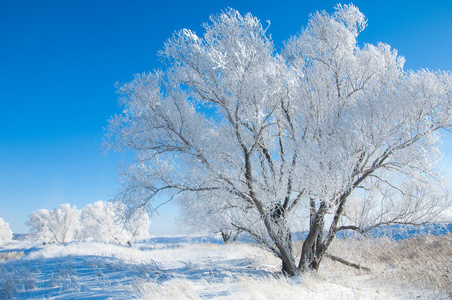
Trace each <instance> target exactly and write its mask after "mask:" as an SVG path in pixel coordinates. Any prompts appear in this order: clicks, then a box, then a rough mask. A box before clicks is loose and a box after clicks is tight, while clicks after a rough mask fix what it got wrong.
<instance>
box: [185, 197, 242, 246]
mask: <svg viewBox="0 0 452 300" xmlns="http://www.w3.org/2000/svg"><path fill="white" fill-rule="evenodd" d="M193 196H194V197H193ZM178 205H179V209H180V219H179V222H180V223H181V226H183V227H184V228H190V229H191V230H192V231H198V232H199V231H201V232H207V233H214V234H221V238H222V239H223V242H224V243H225V244H228V243H230V242H235V241H236V240H237V238H238V237H239V234H240V233H241V230H240V229H237V228H236V227H235V226H234V225H233V224H236V223H237V224H238V223H239V221H238V220H236V219H237V218H239V217H240V216H241V213H242V212H241V210H236V209H234V208H233V207H232V203H230V202H229V203H222V202H219V201H214V200H213V199H212V200H211V201H205V202H204V201H203V202H201V201H198V197H196V195H186V196H185V197H184V199H183V201H179V202H178ZM218 205H223V207H221V206H218Z"/></svg>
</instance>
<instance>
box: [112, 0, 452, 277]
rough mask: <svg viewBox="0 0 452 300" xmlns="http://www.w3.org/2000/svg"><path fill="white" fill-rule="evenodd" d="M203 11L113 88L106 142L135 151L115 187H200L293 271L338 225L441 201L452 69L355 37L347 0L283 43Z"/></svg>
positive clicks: (413, 211) (128, 195)
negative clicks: (415, 64)
mask: <svg viewBox="0 0 452 300" xmlns="http://www.w3.org/2000/svg"><path fill="white" fill-rule="evenodd" d="M210 20H211V23H209V24H205V25H204V28H205V33H204V35H203V36H198V35H196V34H195V33H194V32H192V31H190V30H188V29H183V30H180V31H177V32H176V33H175V34H174V35H173V37H172V38H171V39H170V40H168V41H167V42H166V43H165V47H164V49H163V50H162V51H161V52H160V55H161V56H162V58H163V59H165V60H166V62H167V64H168V65H167V69H166V70H165V71H158V72H154V73H151V74H142V75H137V76H136V77H135V79H134V80H133V81H132V82H131V83H129V84H126V85H124V86H122V87H121V88H120V93H121V94H122V98H121V100H122V105H123V107H124V110H123V113H122V114H121V115H119V116H115V117H113V118H112V119H111V120H110V125H109V128H108V134H107V136H106V147H107V148H110V147H112V148H115V149H117V150H125V149H128V150H132V151H134V152H135V153H136V159H135V162H134V163H133V164H131V165H130V166H129V167H127V168H125V169H124V170H123V171H122V174H121V175H122V179H123V182H124V185H123V190H122V191H121V193H120V194H118V198H119V199H120V200H122V201H124V203H126V204H128V206H130V207H140V208H141V207H143V206H147V207H148V208H151V209H152V205H153V203H154V201H155V199H156V198H159V199H161V197H164V196H166V197H168V199H173V198H174V199H176V200H177V201H181V202H183V201H185V199H196V201H198V204H197V207H199V209H201V210H203V209H204V208H207V209H210V208H211V207H213V208H215V209H217V210H218V214H210V215H212V216H215V215H216V216H218V215H220V214H223V213H226V214H230V215H234V217H235V219H234V221H233V222H232V220H229V219H228V218H229V217H227V218H226V220H228V221H230V222H231V224H230V225H231V226H234V227H235V228H236V229H237V230H242V231H245V232H247V233H248V234H250V235H252V236H253V237H254V238H255V239H256V240H257V241H258V242H260V243H261V244H262V245H265V246H266V247H268V248H269V249H270V250H272V251H273V252H274V253H275V255H277V256H278V257H279V258H280V259H281V261H282V266H283V270H284V271H285V272H286V273H287V274H290V275H294V274H296V273H298V272H299V271H304V270H309V269H317V268H318V267H319V264H320V262H321V260H322V258H323V257H324V255H325V253H326V251H327V250H328V247H329V245H330V244H331V242H332V241H333V239H334V237H335V236H336V233H338V232H340V231H342V230H347V229H348V230H356V231H358V232H361V233H363V232H366V231H368V230H370V229H372V228H375V227H378V226H380V225H390V224H402V223H403V224H422V223H424V222H428V221H431V220H434V218H435V217H436V216H437V215H438V213H439V212H440V211H441V210H442V209H444V208H445V207H447V206H448V205H450V198H449V197H448V195H447V193H446V185H445V184H444V181H443V179H442V177H441V175H440V174H439V172H438V169H437V166H436V162H437V160H438V158H439V157H440V153H439V150H438V147H437V146H438V143H439V131H440V130H442V129H450V128H451V125H452V117H451V115H452V75H451V74H450V73H447V72H436V73H433V72H429V71H426V70H422V71H419V72H414V71H404V70H403V63H404V59H403V58H402V57H400V56H398V55H397V52H396V51H395V50H391V48H390V47H389V46H388V45H385V44H378V45H376V46H375V45H364V46H363V47H360V46H358V43H357V37H358V35H359V33H360V32H361V31H362V30H364V28H365V27H366V19H365V18H364V16H363V14H362V13H361V12H360V11H359V10H358V9H357V8H356V7H355V6H353V5H346V6H341V5H339V6H337V7H336V9H335V12H334V13H333V14H331V15H330V14H328V13H326V12H317V13H315V14H314V15H312V16H311V18H310V21H309V23H308V25H307V27H306V28H304V29H303V30H302V31H301V32H300V33H299V34H298V35H297V36H295V37H293V38H291V39H290V40H289V41H287V42H286V43H285V47H284V49H283V51H282V52H281V53H276V51H275V50H274V47H273V44H272V41H271V40H270V38H269V37H268V36H267V34H266V29H265V28H263V27H262V25H261V24H260V22H259V20H257V19H256V18H255V17H253V16H252V15H250V14H247V15H245V16H242V15H240V14H239V13H238V12H237V11H235V10H233V9H228V10H226V11H225V12H223V13H221V14H219V15H216V16H213V17H211V19H210ZM188 194H194V196H191V198H190V197H187V195H188ZM193 197H194V198H193ZM350 199H353V201H349V200H350ZM190 201H191V200H190ZM190 205H191V204H190ZM222 210H224V211H222ZM203 211H204V210H203ZM231 212H233V213H232V214H231ZM344 213H345V214H344ZM352 214H355V216H353V217H351V215H352ZM199 215H201V212H200V214H199ZM206 215H207V214H206ZM223 220H224V219H223ZM220 222H222V220H221V219H220ZM303 223H304V224H305V225H306V226H307V229H308V234H307V237H306V238H305V239H304V241H303V246H302V250H301V252H300V253H294V249H293V246H292V232H293V231H296V230H299V228H297V227H296V225H298V224H303ZM296 257H297V260H296Z"/></svg>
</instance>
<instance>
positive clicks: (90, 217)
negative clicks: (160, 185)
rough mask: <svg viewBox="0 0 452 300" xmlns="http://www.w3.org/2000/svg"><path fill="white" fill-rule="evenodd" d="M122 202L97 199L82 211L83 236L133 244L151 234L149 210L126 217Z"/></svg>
mask: <svg viewBox="0 0 452 300" xmlns="http://www.w3.org/2000/svg"><path fill="white" fill-rule="evenodd" d="M125 213H126V211H125V206H124V205H122V204H121V203H114V202H104V201H97V202H95V203H94V204H88V205H87V206H86V207H85V208H84V209H83V210H82V212H81V223H82V225H83V229H82V234H81V235H82V237H83V238H84V239H88V240H89V239H92V240H96V241H102V242H108V243H119V244H126V243H128V244H129V245H131V243H132V242H133V241H136V240H141V239H145V238H147V237H148V236H149V233H148V230H149V225H150V219H149V216H148V214H147V212H145V211H142V210H137V211H134V212H133V213H132V214H131V215H130V216H128V217H127V218H124V217H123V215H124V214H125Z"/></svg>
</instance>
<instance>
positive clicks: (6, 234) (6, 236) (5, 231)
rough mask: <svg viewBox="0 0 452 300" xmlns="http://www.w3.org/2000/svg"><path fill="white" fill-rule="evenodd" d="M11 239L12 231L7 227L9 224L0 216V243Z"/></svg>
mask: <svg viewBox="0 0 452 300" xmlns="http://www.w3.org/2000/svg"><path fill="white" fill-rule="evenodd" d="M12 239H13V232H12V231H11V229H10V228H9V224H8V223H6V222H5V221H3V219H2V218H0V245H1V244H3V243H6V242H9V241H11V240H12Z"/></svg>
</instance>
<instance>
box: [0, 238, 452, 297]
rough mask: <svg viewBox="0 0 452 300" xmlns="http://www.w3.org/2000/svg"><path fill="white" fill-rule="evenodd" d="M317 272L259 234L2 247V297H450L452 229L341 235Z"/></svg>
mask: <svg viewBox="0 0 452 300" xmlns="http://www.w3.org/2000/svg"><path fill="white" fill-rule="evenodd" d="M331 253H332V254H334V255H337V256H341V257H342V258H344V259H347V260H349V261H352V262H355V263H358V264H361V265H362V266H365V267H369V268H370V269H371V271H364V270H357V269H354V268H350V267H347V266H345V265H343V264H340V263H336V262H333V261H332V260H330V259H328V258H325V259H324V261H323V264H322V265H321V267H320V271H319V272H317V273H310V274H304V275H302V276H299V277H294V278H285V277H282V276H281V275H280V273H279V270H280V262H279V261H278V259H276V258H275V257H274V256H273V255H272V254H271V253H270V252H268V251H266V250H263V249H261V248H258V247H256V246H255V245H252V244H245V243H237V244H232V245H222V244H219V243H216V242H215V241H213V240H204V241H203V240H201V239H199V238H188V237H180V238H154V239H150V240H148V241H146V242H142V243H136V244H135V245H134V247H133V248H130V247H126V246H118V245H111V244H103V243H93V242H90V243H85V242H79V243H75V242H74V243H67V244H60V245H45V246H44V245H38V244H32V243H30V242H25V241H17V240H16V241H12V242H10V243H8V244H5V245H3V246H2V247H1V248H0V261H1V262H0V298H1V299H3V298H6V299H8V298H12V299H451V297H452V290H451V289H452V263H451V257H452V235H451V234H449V235H445V236H444V235H443V236H441V237H433V236H432V237H418V238H413V239H410V240H406V241H399V242H394V241H389V240H385V239H381V240H379V241H377V242H376V241H370V240H367V241H366V240H365V241H344V240H337V241H335V244H334V245H333V246H332V248H331Z"/></svg>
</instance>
